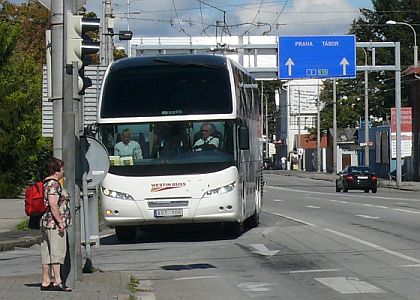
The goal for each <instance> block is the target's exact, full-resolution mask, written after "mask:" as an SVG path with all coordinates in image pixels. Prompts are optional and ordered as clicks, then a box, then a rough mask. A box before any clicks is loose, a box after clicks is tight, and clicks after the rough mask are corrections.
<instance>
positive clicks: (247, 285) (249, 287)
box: [237, 282, 277, 293]
mask: <svg viewBox="0 0 420 300" xmlns="http://www.w3.org/2000/svg"><path fill="white" fill-rule="evenodd" d="M274 285H277V283H265V282H241V283H239V284H237V286H238V287H239V288H240V289H241V290H243V291H244V292H246V293H255V292H260V293H261V292H269V291H271V290H272V288H271V286H274Z"/></svg>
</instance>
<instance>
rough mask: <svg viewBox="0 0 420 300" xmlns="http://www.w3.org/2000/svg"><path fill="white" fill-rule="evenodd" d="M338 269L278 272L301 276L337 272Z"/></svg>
mask: <svg viewBox="0 0 420 300" xmlns="http://www.w3.org/2000/svg"><path fill="white" fill-rule="evenodd" d="M339 270H340V269H315V270H297V271H287V272H280V273H282V274H301V273H323V272H337V271H339Z"/></svg>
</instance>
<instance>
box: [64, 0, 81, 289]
mask: <svg viewBox="0 0 420 300" xmlns="http://www.w3.org/2000/svg"><path fill="white" fill-rule="evenodd" d="M73 6H74V5H73V1H71V0H65V1H64V24H65V26H66V24H67V23H68V22H69V20H68V14H67V11H70V12H71V13H75V12H76V9H75V8H74V7H73ZM63 32H64V34H63V36H64V40H63V45H67V43H68V41H67V40H68V37H67V34H68V33H67V32H66V30H64V31H63ZM63 48H64V58H63V61H66V59H65V58H66V57H67V56H68V55H69V54H68V53H67V52H68V49H66V48H67V47H63ZM73 72H76V71H75V70H73V65H69V64H67V62H66V66H65V69H64V72H63V97H64V100H63V119H62V121H63V160H64V163H65V168H66V179H65V181H64V187H65V189H66V190H67V192H68V193H69V195H70V199H72V200H73V201H70V211H71V214H72V216H73V226H71V227H70V230H69V232H68V233H69V236H68V240H69V249H68V251H69V253H70V270H69V273H68V278H67V284H68V285H69V286H70V287H73V288H74V287H75V286H76V280H80V274H79V273H80V271H81V269H78V268H77V263H76V259H81V253H80V256H79V255H78V254H77V248H79V250H80V240H77V230H78V228H77V227H78V224H77V223H78V218H77V215H78V212H76V207H77V206H78V205H77V204H76V203H80V193H76V157H75V151H76V140H77V139H78V136H77V135H76V134H75V133H76V116H75V113H74V103H73V102H74V100H73V75H72V74H73ZM76 195H77V197H76Z"/></svg>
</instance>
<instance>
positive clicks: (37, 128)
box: [0, 2, 51, 197]
mask: <svg viewBox="0 0 420 300" xmlns="http://www.w3.org/2000/svg"><path fill="white" fill-rule="evenodd" d="M30 5H32V4H28V6H30ZM20 9H22V11H27V12H28V17H29V16H31V14H29V12H31V11H32V9H29V8H28V7H26V6H25V5H23V6H22V7H20V6H15V5H12V4H10V3H7V2H1V3H0V18H1V19H2V22H1V23H0V42H1V43H2V46H3V45H4V47H3V48H2V50H0V197H16V196H17V195H18V194H19V193H20V191H21V189H22V187H23V186H24V185H25V184H26V183H27V181H28V180H30V179H34V178H35V177H36V175H37V171H38V170H39V165H40V164H41V163H42V161H43V159H45V157H46V156H48V155H49V154H50V153H51V142H50V141H49V140H47V139H44V138H42V136H41V91H42V82H41V81H42V71H41V70H42V69H41V68H40V62H41V60H42V58H41V57H42V55H41V54H40V52H38V50H37V49H39V48H38V47H36V46H35V45H36V43H35V44H34V43H30V42H28V44H27V47H24V44H22V40H21V39H22V36H25V35H26V34H27V33H26V31H24V30H26V29H24V28H25V27H24V26H22V21H23V19H24V18H23V14H22V15H21V14H19V13H16V10H20ZM10 12H12V13H10ZM23 23H25V24H26V22H23ZM44 31H45V28H44V30H43V31H42V34H44ZM23 33H25V34H23ZM38 34H40V33H38ZM31 38H33V40H38V39H37V38H36V37H35V36H34V35H33V36H31ZM39 40H41V39H39ZM43 45H45V42H43ZM30 47H33V48H30ZM44 49H45V46H44ZM42 52H43V53H44V51H42ZM44 55H45V54H44Z"/></svg>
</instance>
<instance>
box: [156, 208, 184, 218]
mask: <svg viewBox="0 0 420 300" xmlns="http://www.w3.org/2000/svg"><path fill="white" fill-rule="evenodd" d="M154 212H155V218H162V217H182V209H155V211H154Z"/></svg>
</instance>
